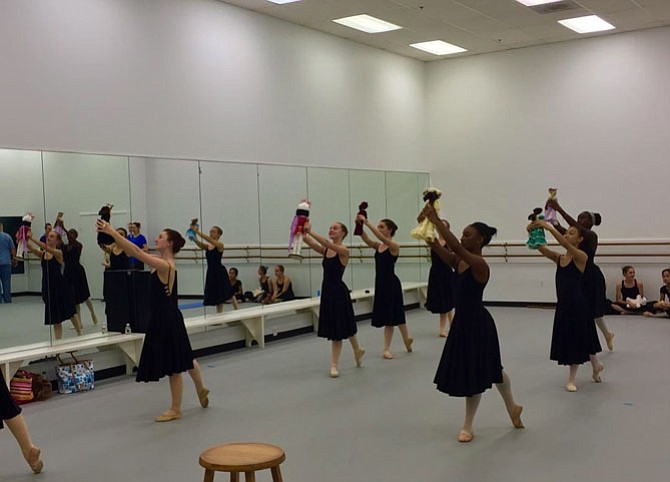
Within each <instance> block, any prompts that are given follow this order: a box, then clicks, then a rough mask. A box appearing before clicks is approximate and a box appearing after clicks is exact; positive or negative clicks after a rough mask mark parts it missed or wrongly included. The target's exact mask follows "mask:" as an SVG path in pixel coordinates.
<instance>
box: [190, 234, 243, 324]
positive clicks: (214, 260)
mask: <svg viewBox="0 0 670 482" xmlns="http://www.w3.org/2000/svg"><path fill="white" fill-rule="evenodd" d="M191 229H192V230H193V232H194V233H195V234H197V235H198V236H200V237H201V238H202V239H204V240H205V241H206V243H203V242H202V241H200V240H199V239H198V238H195V239H194V240H193V242H194V243H195V244H196V246H198V248H200V249H202V250H204V251H205V258H206V259H207V274H206V275H205V296H204V299H203V304H204V305H205V306H216V312H217V313H223V304H224V303H225V302H226V301H229V300H230V302H231V303H232V305H233V308H234V309H237V308H238V306H237V298H235V296H234V293H233V287H232V285H231V284H230V278H228V270H227V269H226V267H225V266H224V265H222V264H221V258H223V250H224V246H223V242H222V241H221V236H222V235H223V230H222V229H221V228H220V227H218V226H212V227H211V228H210V230H209V235H207V234H205V233H203V232H201V231H200V229H199V228H198V225H197V224H192V225H191Z"/></svg>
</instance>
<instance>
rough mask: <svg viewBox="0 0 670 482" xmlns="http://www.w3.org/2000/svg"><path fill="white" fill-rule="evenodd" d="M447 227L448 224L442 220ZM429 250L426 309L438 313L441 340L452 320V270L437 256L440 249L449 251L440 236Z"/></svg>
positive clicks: (444, 336) (446, 333) (445, 335)
mask: <svg viewBox="0 0 670 482" xmlns="http://www.w3.org/2000/svg"><path fill="white" fill-rule="evenodd" d="M442 223H444V224H445V225H446V226H447V227H449V223H447V221H446V220H444V219H443V220H442ZM433 244H437V245H438V246H435V247H433V246H432V245H431V250H430V272H429V273H428V293H427V294H426V309H427V310H428V311H430V312H431V313H438V314H439V315H440V325H439V334H440V336H441V337H442V338H446V337H447V335H448V333H449V332H448V331H447V320H448V321H449V326H450V327H451V321H452V320H453V319H454V281H453V279H454V270H453V269H452V268H451V266H449V264H447V263H445V262H444V261H443V260H442V258H440V256H439V255H438V254H437V249H439V247H442V248H444V249H447V250H448V249H449V248H448V247H447V246H446V244H447V242H446V241H445V240H444V238H443V237H442V235H441V234H440V237H439V239H436V240H435V241H433Z"/></svg>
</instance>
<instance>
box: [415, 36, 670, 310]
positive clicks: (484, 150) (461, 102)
mask: <svg viewBox="0 0 670 482" xmlns="http://www.w3.org/2000/svg"><path fill="white" fill-rule="evenodd" d="M669 45H670V28H659V29H653V30H646V31H640V32H632V33H624V34H618V35H611V36H606V37H598V38H591V39H585V40H581V41H575V42H566V43H559V44H552V45H546V46H540V47H534V48H526V49H519V50H511V51H506V52H501V53H494V54H487V55H476V56H472V57H466V58H462V59H454V60H446V61H440V62H434V63H430V64H428V67H427V99H428V101H427V103H426V105H427V118H426V122H427V130H428V158H429V162H430V170H431V173H432V181H433V183H434V184H435V185H437V186H439V187H441V188H443V189H444V191H445V200H444V203H443V206H444V213H445V215H446V217H447V218H449V219H450V220H451V221H452V224H453V225H454V226H455V227H457V228H459V229H460V228H461V227H462V226H464V225H465V224H467V223H469V222H471V221H473V220H476V219H477V220H482V221H485V222H488V223H490V224H492V225H494V226H496V227H498V229H499V233H498V240H500V241H503V240H524V239H525V230H524V227H525V224H526V222H527V221H526V217H527V215H528V213H530V211H531V209H532V208H533V207H534V206H540V205H542V204H543V202H544V200H545V199H546V192H547V191H546V190H547V188H548V187H550V186H556V187H558V188H559V199H560V200H561V202H562V204H563V205H564V207H565V208H566V209H567V210H568V212H571V213H573V214H574V215H575V216H576V214H577V213H578V212H579V211H581V210H592V211H598V212H600V213H602V215H603V219H604V221H603V224H602V226H600V227H599V228H597V231H598V232H599V234H600V237H601V241H604V240H608V239H610V240H612V239H654V238H662V239H667V238H668V237H669V233H668V226H667V223H665V222H663V221H655V220H656V219H663V218H665V216H663V214H662V213H663V210H664V206H665V204H666V203H667V201H666V200H667V182H666V178H667V174H668V172H669V171H668V154H667V153H668V152H670V136H668V134H667V133H668V131H669V129H670V48H668V46H669ZM666 253H667V250H666ZM629 261H632V262H633V264H635V263H646V262H649V261H651V262H652V263H656V264H654V266H652V267H650V268H649V269H650V270H651V271H650V272H653V273H656V270H657V268H660V266H661V264H664V263H667V262H668V261H667V257H666V258H665V259H663V258H661V259H660V260H647V259H636V258H634V257H632V256H631V257H628V258H625V257H624V258H602V259H598V262H599V264H601V265H603V268H604V270H605V271H606V273H610V276H609V277H610V281H611V283H610V285H611V287H610V295H612V296H613V290H614V282H615V281H616V280H618V279H620V276H619V274H617V271H618V267H619V266H621V265H623V264H626V263H628V262H629ZM658 263H660V264H658ZM607 265H609V266H607ZM645 269H646V268H645ZM538 270H540V271H538ZM543 270H544V268H542V267H541V265H535V264H528V263H523V264H522V263H518V262H517V263H515V262H513V260H512V261H511V262H509V263H506V264H505V263H503V264H499V265H498V264H496V272H495V275H494V278H493V283H492V284H491V286H490V287H489V289H488V290H487V297H488V298H489V299H497V300H503V299H504V300H511V299H517V300H542V299H545V300H553V299H554V294H553V276H552V279H550V280H549V283H547V282H546V281H547V274H546V273H542V271H543ZM638 271H640V270H638ZM649 276H651V275H649ZM540 278H543V279H544V281H545V282H544V283H543V286H539V279H540ZM659 279H660V273H658V274H655V275H653V278H650V279H649V280H647V283H649V284H650V286H654V290H653V291H654V293H656V291H657V287H656V285H657V284H658V282H659Z"/></svg>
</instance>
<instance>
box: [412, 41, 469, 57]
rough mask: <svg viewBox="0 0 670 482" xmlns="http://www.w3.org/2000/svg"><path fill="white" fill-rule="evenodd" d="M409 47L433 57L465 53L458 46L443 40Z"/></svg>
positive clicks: (464, 50)
mask: <svg viewBox="0 0 670 482" xmlns="http://www.w3.org/2000/svg"><path fill="white" fill-rule="evenodd" d="M410 47H414V48H415V49H419V50H423V51H424V52H428V53H431V54H434V55H450V54H458V53H461V52H467V50H466V49H464V48H462V47H459V46H458V45H452V44H450V43H447V42H445V41H444V40H431V41H429V42H419V43H416V44H410Z"/></svg>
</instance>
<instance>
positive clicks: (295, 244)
mask: <svg viewBox="0 0 670 482" xmlns="http://www.w3.org/2000/svg"><path fill="white" fill-rule="evenodd" d="M311 205H312V203H310V202H309V201H308V200H307V199H303V200H302V201H300V204H298V209H296V211H295V216H293V222H292V223H291V230H290V231H289V240H288V256H289V258H297V259H302V228H303V227H304V226H305V223H306V222H307V220H308V219H309V208H310V207H311Z"/></svg>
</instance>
